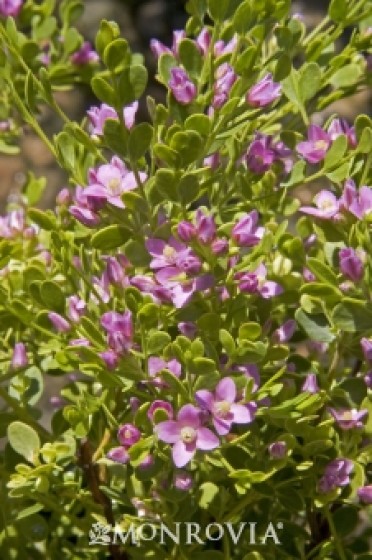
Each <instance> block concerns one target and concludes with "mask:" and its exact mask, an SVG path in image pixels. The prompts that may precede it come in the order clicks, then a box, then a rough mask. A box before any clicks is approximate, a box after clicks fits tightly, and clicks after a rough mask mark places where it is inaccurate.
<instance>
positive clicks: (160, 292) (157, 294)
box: [130, 274, 172, 303]
mask: <svg viewBox="0 0 372 560" xmlns="http://www.w3.org/2000/svg"><path fill="white" fill-rule="evenodd" d="M130 283H131V284H132V285H133V286H135V287H136V288H137V289H138V290H140V291H141V292H142V293H143V294H148V295H150V296H151V297H152V299H153V300H154V302H155V303H170V302H171V301H172V294H171V291H170V290H169V289H168V288H166V287H164V286H160V285H159V284H157V282H156V281H155V280H154V278H152V277H150V276H144V275H141V274H138V275H136V276H132V277H131V278H130Z"/></svg>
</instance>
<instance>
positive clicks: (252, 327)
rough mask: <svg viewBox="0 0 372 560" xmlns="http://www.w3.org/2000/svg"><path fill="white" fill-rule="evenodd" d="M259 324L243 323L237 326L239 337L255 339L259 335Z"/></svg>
mask: <svg viewBox="0 0 372 560" xmlns="http://www.w3.org/2000/svg"><path fill="white" fill-rule="evenodd" d="M261 332H262V329H261V325H259V324H258V323H253V322H250V323H243V324H242V325H241V326H240V327H239V339H241V340H257V339H258V338H260V336H261Z"/></svg>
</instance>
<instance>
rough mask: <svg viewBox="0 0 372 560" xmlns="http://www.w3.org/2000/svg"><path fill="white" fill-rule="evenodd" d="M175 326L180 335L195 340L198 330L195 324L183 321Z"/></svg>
mask: <svg viewBox="0 0 372 560" xmlns="http://www.w3.org/2000/svg"><path fill="white" fill-rule="evenodd" d="M177 326H178V330H179V331H180V333H182V334H183V335H184V336H186V337H187V338H190V339H192V338H195V336H196V333H197V330H198V328H197V326H196V325H195V323H192V322H191V321H183V322H181V323H178V325H177Z"/></svg>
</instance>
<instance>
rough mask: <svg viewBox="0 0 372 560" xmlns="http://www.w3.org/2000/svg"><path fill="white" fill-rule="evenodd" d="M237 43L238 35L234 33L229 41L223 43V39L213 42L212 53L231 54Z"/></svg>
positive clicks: (218, 54)
mask: <svg viewBox="0 0 372 560" xmlns="http://www.w3.org/2000/svg"><path fill="white" fill-rule="evenodd" d="M237 45H238V36H237V35H236V34H235V35H234V37H233V38H232V39H230V41H228V42H227V43H225V42H224V41H222V40H220V41H216V43H215V44H214V55H215V56H223V55H224V54H231V53H233V52H234V50H235V47H236V46H237Z"/></svg>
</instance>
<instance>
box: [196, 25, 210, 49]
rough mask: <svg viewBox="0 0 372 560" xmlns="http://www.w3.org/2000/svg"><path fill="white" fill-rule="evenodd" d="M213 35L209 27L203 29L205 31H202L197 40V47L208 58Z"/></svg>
mask: <svg viewBox="0 0 372 560" xmlns="http://www.w3.org/2000/svg"><path fill="white" fill-rule="evenodd" d="M211 39H212V38H211V34H210V31H209V29H208V28H207V27H203V29H202V30H201V31H200V33H199V35H198V36H197V38H196V41H195V43H196V45H197V47H199V50H200V52H201V53H202V54H203V55H204V56H206V55H207V54H208V51H209V47H210V44H211Z"/></svg>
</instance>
